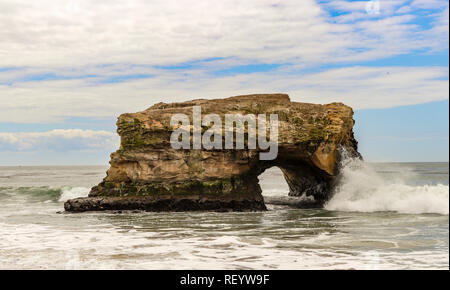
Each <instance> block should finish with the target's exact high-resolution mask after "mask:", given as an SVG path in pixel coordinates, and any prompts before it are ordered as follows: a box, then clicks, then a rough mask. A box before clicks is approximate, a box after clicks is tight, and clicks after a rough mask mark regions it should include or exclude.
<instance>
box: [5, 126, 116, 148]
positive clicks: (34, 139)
mask: <svg viewBox="0 0 450 290" xmlns="http://www.w3.org/2000/svg"><path fill="white" fill-rule="evenodd" d="M118 142H119V137H118V135H117V134H115V133H111V132H107V131H93V130H80V129H68V130H58V129H57V130H52V131H48V132H26V133H1V132H0V151H7V152H29V151H57V152H59V151H65V152H67V151H88V152H93V151H101V152H103V151H112V150H114V149H115V148H117V147H118Z"/></svg>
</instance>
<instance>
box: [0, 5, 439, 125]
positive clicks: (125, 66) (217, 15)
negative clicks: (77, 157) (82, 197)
mask: <svg viewBox="0 0 450 290" xmlns="http://www.w3.org/2000/svg"><path fill="white" fill-rule="evenodd" d="M359 2H361V1H359ZM359 2H348V1H329V2H326V3H321V4H320V5H319V4H318V3H317V2H316V1H313V0H301V1H299V0H286V1H279V0H248V1H240V0H239V1H238V0H231V1H213V0H185V1H175V0H167V1H137V0H136V1H126V2H124V1H118V0H117V1H113V0H108V1H105V0H101V1H84V0H83V1H71V0H64V1H62V0H54V1H51V0H42V1H25V0H1V1H0V122H22V123H27V122H58V121H61V120H62V119H65V118H67V117H73V116H78V117H112V116H117V115H119V114H120V113H123V112H125V111H140V110H142V109H144V108H146V107H148V106H150V105H151V104H153V103H155V102H160V101H166V102H170V101H183V100H187V99H191V98H200V97H204V98H213V97H226V96H230V95H238V94H247V93H258V92H275V91H277V92H287V93H289V94H290V95H291V97H292V99H293V100H297V101H311V102H316V103H326V102H333V101H342V102H344V103H347V104H349V105H351V106H354V107H355V108H375V107H376V108H380V107H392V106H397V105H407V104H417V103H421V102H427V101H434V100H442V99H445V98H448V91H447V90H448V81H446V80H444V79H445V78H448V68H436V67H417V68H414V67H397V68H393V67H375V68H365V67H360V66H354V65H355V64H354V63H357V62H359V61H366V60H376V59H380V58H386V57H390V56H394V55H399V54H405V53H408V52H411V51H417V50H421V51H442V50H443V49H446V48H448V2H446V3H444V4H443V1H416V2H414V3H413V4H414V5H409V6H405V5H407V4H409V3H410V1H403V0H383V1H381V2H382V3H381V9H382V10H381V12H380V15H379V16H373V15H367V13H365V11H364V9H365V8H364V7H365V6H364V5H363V4H364V3H365V1H362V3H359ZM444 2H445V1H444ZM413 6H414V7H433V8H434V7H439V9H443V10H442V11H441V12H440V13H435V15H432V17H433V19H434V22H433V23H431V26H432V27H431V28H430V29H427V30H423V29H422V28H420V27H418V25H416V24H414V19H415V15H413V14H408V13H403V14H401V15H398V14H395V11H396V9H399V8H401V7H413ZM330 7H331V8H333V9H338V10H342V11H348V12H350V14H349V15H350V16H345V15H344V16H345V17H347V18H344V16H343V17H341V18H339V17H334V18H332V17H330V14H329V12H328V11H327V9H328V8H330ZM403 10H404V11H405V12H407V11H408V9H406V8H405V9H403ZM409 10H410V9H409ZM218 57H219V58H220V59H215V60H214V61H208V62H206V61H203V62H199V63H197V64H196V66H195V67H194V68H189V69H183V68H180V69H177V70H164V69H161V68H157V67H155V65H174V64H179V63H182V62H192V61H195V60H205V59H208V58H218ZM343 62H345V63H346V64H345V65H347V66H350V67H347V68H343V69H329V70H328V71H322V72H319V73H305V72H304V70H305V69H311V68H315V67H316V66H319V65H322V66H326V65H330V64H337V63H341V64H342V63H343ZM252 63H253V64H254V63H275V64H276V63H282V64H288V65H283V66H282V67H280V68H279V69H277V70H274V71H272V72H268V73H251V74H240V75H235V76H217V75H215V74H214V73H213V72H214V71H215V70H220V69H224V68H227V67H230V66H233V65H234V66H235V65H242V64H252ZM349 63H350V64H349ZM5 67H12V69H8V70H4V69H3V70H2V68H5ZM387 72H389V73H387ZM46 74H47V75H48V76H49V77H50V78H51V77H52V76H56V78H58V77H59V78H61V79H59V80H58V79H55V80H45V79H44V80H35V81H31V80H33V79H36V76H38V77H39V76H43V75H44V76H45V75H46ZM136 74H144V75H152V76H154V77H152V78H145V79H135V80H130V81H126V82H121V83H104V80H105V79H108V78H110V77H112V76H124V75H125V76H127V75H128V76H130V75H136ZM87 76H90V77H87ZM25 80H26V81H25Z"/></svg>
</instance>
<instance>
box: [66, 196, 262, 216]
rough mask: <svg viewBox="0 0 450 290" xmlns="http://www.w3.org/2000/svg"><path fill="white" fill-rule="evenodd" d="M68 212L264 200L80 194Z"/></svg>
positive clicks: (201, 207)
mask: <svg viewBox="0 0 450 290" xmlns="http://www.w3.org/2000/svg"><path fill="white" fill-rule="evenodd" d="M64 209H65V210H66V211H68V212H86V211H105V210H142V211H156V212H158V211H221V212H223V211H264V210H267V208H266V206H265V204H264V200H263V199H261V200H258V199H256V200H255V199H239V198H233V199H231V198H230V199H224V198H221V199H214V198H205V197H201V198H200V197H183V198H177V199H174V198H173V197H159V198H153V197H81V198H75V199H71V200H68V201H66V203H65V204H64Z"/></svg>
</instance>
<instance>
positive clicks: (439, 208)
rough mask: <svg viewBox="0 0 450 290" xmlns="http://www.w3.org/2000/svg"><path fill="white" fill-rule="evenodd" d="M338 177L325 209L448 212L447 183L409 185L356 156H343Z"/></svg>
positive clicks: (446, 213)
mask: <svg viewBox="0 0 450 290" xmlns="http://www.w3.org/2000/svg"><path fill="white" fill-rule="evenodd" d="M340 178H341V180H340V185H339V186H338V187H337V188H336V192H335V194H334V196H333V197H332V198H331V200H330V201H328V203H327V204H326V205H325V208H326V209H328V210H338V211H355V212H376V211H394V212H399V213H408V214H421V213H436V214H443V215H448V213H449V187H448V185H444V184H436V185H409V184H407V183H406V182H405V181H404V180H403V179H402V178H401V176H398V178H397V179H396V180H387V179H386V178H385V177H383V176H381V175H380V174H378V173H377V172H376V171H375V169H373V168H372V167H370V165H368V164H367V163H364V162H363V161H362V160H360V159H357V158H345V159H344V160H343V162H342V170H341V176H340Z"/></svg>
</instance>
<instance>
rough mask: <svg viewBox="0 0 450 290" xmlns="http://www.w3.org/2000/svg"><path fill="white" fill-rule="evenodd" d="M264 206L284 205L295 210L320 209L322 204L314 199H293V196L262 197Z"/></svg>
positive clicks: (309, 197) (310, 197)
mask: <svg viewBox="0 0 450 290" xmlns="http://www.w3.org/2000/svg"><path fill="white" fill-rule="evenodd" d="M264 203H265V204H273V205H285V206H290V207H295V208H318V207H322V205H323V204H322V202H320V201H316V200H315V199H314V197H313V196H312V195H311V196H308V197H303V196H302V197H294V196H276V197H275V196H264Z"/></svg>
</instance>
